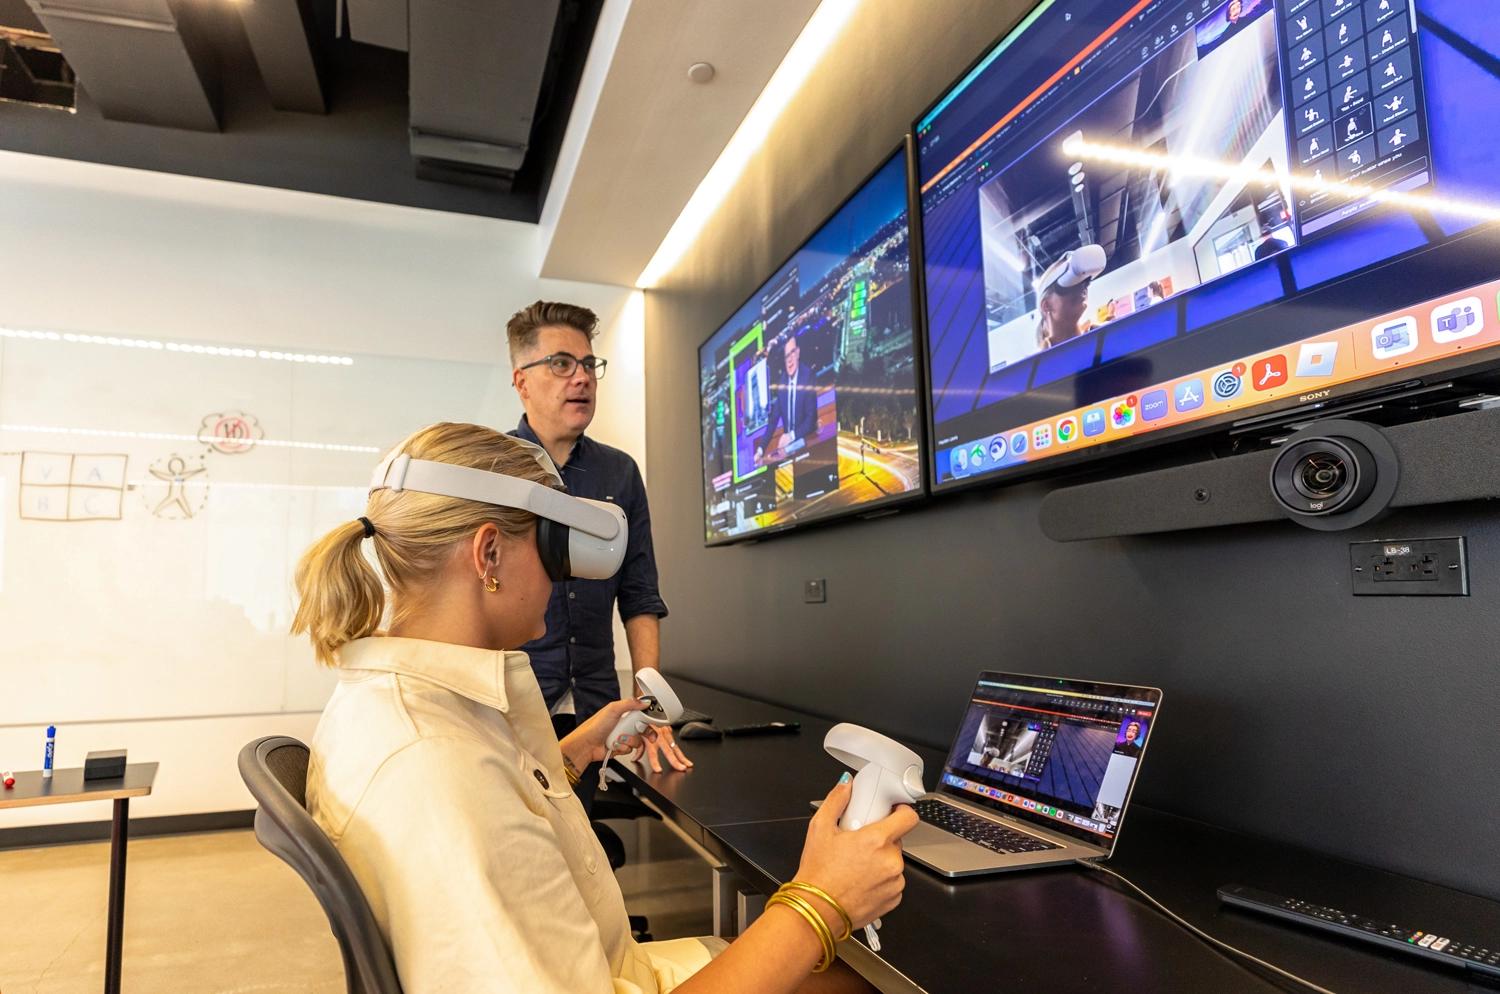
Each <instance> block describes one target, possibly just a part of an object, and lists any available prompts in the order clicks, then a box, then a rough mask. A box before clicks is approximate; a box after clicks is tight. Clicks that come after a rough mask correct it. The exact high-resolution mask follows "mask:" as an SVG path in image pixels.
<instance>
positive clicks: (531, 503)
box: [370, 452, 621, 541]
mask: <svg viewBox="0 0 1500 994" xmlns="http://www.w3.org/2000/svg"><path fill="white" fill-rule="evenodd" d="M370 490H371V492H374V491H376V490H393V491H396V492H398V493H399V492H401V491H403V490H413V491H416V492H418V493H424V494H434V495H436V496H439V497H457V498H459V499H461V500H473V501H479V502H480V503H482V504H497V505H499V506H501V507H514V508H519V509H521V510H523V511H530V512H531V513H532V514H536V515H539V516H540V517H543V518H547V519H548V520H550V521H556V522H557V523H558V524H562V525H567V526H568V527H569V528H576V529H577V530H579V531H581V532H584V533H586V534H588V535H592V536H594V537H595V538H598V539H603V540H605V541H609V540H611V539H614V538H616V537H617V536H618V535H619V534H620V528H621V522H620V519H619V518H618V517H616V516H615V515H613V514H611V513H610V512H609V511H607V510H605V509H604V508H603V507H598V506H595V505H594V504H592V503H590V502H588V501H585V500H583V499H582V498H579V497H573V496H571V495H569V494H565V493H563V492H561V491H559V490H554V489H552V488H551V487H545V486H542V485H541V484H540V483H533V482H531V481H530V480H522V479H520V478H519V477H515V476H507V475H505V474H504V473H491V472H488V471H486V470H482V469H471V468H469V467H468V466H455V465H453V464H452V463H445V462H433V461H431V460H427V459H413V458H412V457H411V456H409V455H407V454H406V453H405V452H397V453H395V454H393V455H391V456H389V457H387V458H386V459H385V461H383V462H382V463H381V464H380V465H379V466H377V467H376V468H375V475H374V476H373V477H372V478H371V480H370Z"/></svg>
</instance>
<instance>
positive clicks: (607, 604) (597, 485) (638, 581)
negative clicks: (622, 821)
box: [513, 415, 667, 721]
mask: <svg viewBox="0 0 1500 994" xmlns="http://www.w3.org/2000/svg"><path fill="white" fill-rule="evenodd" d="M513 434H514V435H516V436H517V437H518V438H524V439H526V440H527V441H528V442H535V443H537V444H538V445H540V444H541V441H540V439H538V438H537V437H536V433H535V432H534V431H532V430H531V425H530V424H528V423H527V421H526V418H525V416H524V415H523V416H522V418H521V423H520V425H519V426H517V428H516V430H515V431H514V432H513ZM559 469H560V471H561V472H562V478H563V484H564V485H565V486H566V487H567V488H568V493H570V494H572V495H573V496H575V497H587V498H589V499H590V500H607V501H611V502H613V503H615V504H618V505H619V506H620V509H621V510H622V511H624V512H625V517H626V518H627V519H628V520H629V522H630V539H629V542H628V543H627V544H626V546H625V561H624V562H623V563H622V564H621V565H620V569H619V571H618V572H617V573H615V575H614V576H612V577H610V578H609V579H608V580H566V581H564V582H562V583H554V584H553V585H552V599H551V600H550V601H548V602H547V634H546V635H543V636H542V637H541V638H539V639H537V640H535V641H533V642H528V643H526V644H525V645H523V646H521V649H522V651H523V652H525V653H527V654H528V655H529V656H530V657H531V668H532V670H533V671H534V672H535V673H536V680H537V683H538V684H540V685H541V688H542V696H543V697H544V698H546V701H547V707H549V708H551V707H553V706H554V705H556V704H557V702H558V701H560V700H562V698H563V695H565V694H566V693H567V692H568V691H569V690H572V691H573V706H574V709H575V710H576V712H577V714H578V720H579V721H582V720H584V719H585V718H587V717H588V716H589V715H591V714H593V713H594V712H596V711H598V710H599V709H600V708H602V707H604V705H606V704H608V703H609V702H610V701H613V700H618V699H619V697H620V682H619V679H618V678H617V677H616V676H615V636H614V619H613V617H612V615H613V613H614V607H615V603H616V602H617V601H618V602H619V605H620V620H622V621H629V620H630V619H631V618H634V617H636V616H638V615H642V614H654V615H656V616H657V617H660V618H665V617H666V616H667V605H666V604H665V603H664V602H663V601H662V599H661V593H660V591H658V590H657V585H656V552H655V551H654V550H653V548H652V546H651V510H650V508H649V507H647V505H646V484H645V482H644V481H643V480H642V479H641V471H640V469H639V468H638V467H637V466H636V464H635V460H634V459H632V458H630V456H629V455H627V454H626V453H624V452H621V451H620V450H619V449H616V448H613V447H611V446H608V445H604V444H602V443H600V442H596V441H594V440H593V439H591V438H589V437H588V436H584V437H582V438H579V439H578V444H576V445H575V446H573V452H572V454H571V455H570V456H569V457H568V461H567V463H565V464H564V465H562V466H560V467H559Z"/></svg>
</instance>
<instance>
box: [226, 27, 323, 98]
mask: <svg viewBox="0 0 1500 994" xmlns="http://www.w3.org/2000/svg"><path fill="white" fill-rule="evenodd" d="M315 5H316V6H323V4H321V3H319V2H318V0H255V2H254V3H241V4H237V5H236V6H237V8H238V10H239V12H240V20H241V21H242V22H244V25H245V36H246V37H247V38H248V39H249V40H250V51H251V52H252V53H253V54H254V55H255V64H256V65H257V66H259V67H260V76H261V79H262V81H264V83H265V84H266V92H267V93H269V94H270V97H271V106H272V107H275V108H276V109H277V110H294V111H302V112H303V113H306V114H326V113H328V96H327V91H326V87H325V83H324V81H325V79H326V78H327V77H326V74H325V71H324V64H323V63H324V57H325V56H324V46H325V45H326V44H327V43H328V41H329V40H330V39H329V38H328V37H326V36H325V30H326V32H327V34H331V33H332V29H331V24H332V17H331V15H329V14H328V13H327V12H325V11H321V10H316V9H315ZM320 14H323V15H324V16H323V17H320V16H319V15H320ZM324 25H330V27H328V28H326V29H325V27H324Z"/></svg>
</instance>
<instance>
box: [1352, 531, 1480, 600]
mask: <svg viewBox="0 0 1500 994" xmlns="http://www.w3.org/2000/svg"><path fill="white" fill-rule="evenodd" d="M1349 567H1350V570H1351V573H1350V577H1351V580H1352V586H1353V590H1354V595H1355V596H1356V597H1415V596H1435V597H1467V596H1468V595H1469V560H1468V549H1467V547H1466V545H1465V543H1464V540H1463V538H1462V537H1459V538H1421V539H1387V540H1385V541H1380V542H1351V543H1350V544H1349Z"/></svg>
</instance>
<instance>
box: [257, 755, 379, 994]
mask: <svg viewBox="0 0 1500 994" xmlns="http://www.w3.org/2000/svg"><path fill="white" fill-rule="evenodd" d="M307 758H308V749H307V746H305V745H303V744H302V743H301V742H298V741H297V740H296V739H294V738H290V737H289V736H285V735H271V736H268V737H266V738H263V739H256V740H255V741H254V742H251V743H250V744H249V745H247V746H245V748H243V749H241V750H240V761H239V766H240V778H241V779H243V780H244V781H245V786H246V787H249V788H250V793H251V794H252V795H253V796H254V797H255V802H256V804H258V805H259V810H257V811H256V812H255V837H256V839H258V840H259V841H260V844H261V845H263V846H265V847H266V848H267V849H269V850H270V851H271V852H273V853H275V854H276V855H277V856H279V857H280V858H281V859H282V861H283V862H285V863H286V864H287V865H288V866H290V867H291V868H292V869H294V870H296V871H297V874H298V875H299V876H300V877H302V879H303V880H304V881H306V883H307V886H309V887H311V888H312V892H313V895H314V896H315V897H317V899H318V903H319V904H320V905H322V906H323V913H324V914H326V915H327V916H328V927H329V929H330V930H332V932H333V935H334V938H336V939H337V940H338V943H339V952H341V953H342V954H343V957H344V980H345V983H346V984H347V985H348V990H349V994H401V983H400V981H398V980H397V979H396V967H395V964H394V963H392V961H391V953H390V950H389V949H387V948H386V945H385V938H384V937H383V936H382V935H381V934H380V927H379V926H378V925H376V924H375V916H374V914H372V913H371V911H370V905H369V904H368V902H366V901H365V896H364V893H363V892H362V891H360V889H359V883H358V882H357V881H356V880H355V879H354V874H353V873H351V872H350V870H349V866H348V864H347V863H345V862H344V858H343V857H342V856H340V855H339V852H338V850H337V849H335V848H334V845H333V842H332V841H330V840H329V838H328V836H327V835H325V834H323V830H322V829H321V828H319V827H318V823H317V822H315V821H313V820H312V816H311V815H309V814H308V813H307Z"/></svg>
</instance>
